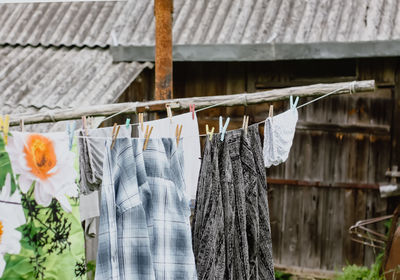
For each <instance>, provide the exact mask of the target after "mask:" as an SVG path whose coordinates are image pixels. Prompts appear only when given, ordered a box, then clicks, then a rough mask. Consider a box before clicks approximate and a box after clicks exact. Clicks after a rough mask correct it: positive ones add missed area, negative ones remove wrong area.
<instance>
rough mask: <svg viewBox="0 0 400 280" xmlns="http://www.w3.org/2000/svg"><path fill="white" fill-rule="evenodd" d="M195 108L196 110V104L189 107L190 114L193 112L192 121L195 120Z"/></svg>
mask: <svg viewBox="0 0 400 280" xmlns="http://www.w3.org/2000/svg"><path fill="white" fill-rule="evenodd" d="M194 108H195V105H194V104H190V105H189V109H190V112H192V119H193V120H194V113H195V112H194Z"/></svg>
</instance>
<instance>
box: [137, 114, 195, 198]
mask: <svg viewBox="0 0 400 280" xmlns="http://www.w3.org/2000/svg"><path fill="white" fill-rule="evenodd" d="M143 124H144V131H142V130H141V126H140V125H139V126H138V132H139V137H144V132H145V130H146V125H149V127H151V126H153V127H154V128H153V131H152V132H151V135H150V138H162V137H166V138H174V137H175V131H176V125H182V132H181V138H183V139H182V140H181V141H182V142H179V145H181V144H183V153H184V157H183V158H184V179H185V184H186V195H187V198H188V199H190V200H192V199H196V191H197V181H198V177H199V172H200V164H201V160H200V157H201V153H200V135H199V125H198V122H197V116H196V113H195V114H194V119H193V118H192V113H191V112H189V113H184V114H181V115H176V116H173V117H172V121H171V119H169V118H164V119H159V120H154V121H148V122H144V123H143Z"/></svg>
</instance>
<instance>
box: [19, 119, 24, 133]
mask: <svg viewBox="0 0 400 280" xmlns="http://www.w3.org/2000/svg"><path fill="white" fill-rule="evenodd" d="M19 127H20V128H21V132H25V122H24V119H20V120H19Z"/></svg>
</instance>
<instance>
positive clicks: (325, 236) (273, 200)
mask: <svg viewBox="0 0 400 280" xmlns="http://www.w3.org/2000/svg"><path fill="white" fill-rule="evenodd" d="M396 63H397V61H395V60H394V59H375V60H371V59H370V60H336V61H297V62H293V61H288V62H259V63H196V62H192V63H183V62H182V63H175V64H174V96H175V97H189V96H205V95H215V94H231V93H241V92H253V91H256V90H261V89H266V88H277V87H286V86H294V85H302V84H314V83H318V82H337V81H351V80H355V79H375V80H376V81H377V83H378V85H379V88H378V91H377V92H376V93H371V94H365V95H362V96H341V97H330V98H327V99H325V100H322V101H319V102H317V103H314V104H312V105H310V106H307V107H305V108H302V109H300V111H299V125H298V129H297V132H296V136H295V139H294V143H293V147H292V150H291V153H290V157H289V159H288V161H287V162H286V163H285V164H282V165H280V166H277V167H272V168H270V169H269V170H267V175H268V177H269V178H272V179H291V180H301V181H309V182H320V184H321V185H322V186H299V185H296V184H291V185H285V184H270V185H269V187H270V190H269V200H270V212H271V227H272V237H273V250H274V259H275V262H276V263H279V264H280V265H286V266H301V267H307V268H316V269H325V270H335V269H340V268H341V267H342V266H343V265H346V263H347V262H350V263H356V264H365V265H370V264H371V263H373V261H374V259H375V253H376V252H375V253H374V252H373V250H372V249H370V248H365V247H364V246H361V245H358V244H357V243H354V242H352V241H351V240H350V238H349V234H348V228H349V227H350V226H351V225H353V224H354V223H355V222H356V221H358V220H361V219H366V218H370V217H377V216H381V215H384V214H386V212H387V207H388V205H387V201H386V200H384V199H380V197H379V192H378V191H377V190H376V189H368V188H362V184H364V185H365V184H370V185H373V184H376V183H379V182H384V181H385V177H384V173H385V171H386V170H387V169H388V168H390V167H391V157H392V155H391V152H392V150H391V142H392V134H391V130H390V127H391V125H392V118H393V114H392V113H393V99H392V98H393V92H394V72H395V64H396ZM305 101H306V100H301V101H300V103H303V102H305ZM274 105H275V106H274V107H275V108H274V109H275V112H276V113H278V112H282V111H284V110H286V108H288V103H287V102H276V103H274ZM268 107H269V104H261V105H256V106H247V107H245V106H241V107H234V108H216V109H211V110H207V111H203V112H200V113H199V115H198V116H199V122H200V130H201V133H204V132H205V131H204V130H205V128H204V127H205V123H208V124H209V125H212V126H215V127H217V125H218V123H217V121H218V119H217V118H218V116H219V115H223V116H228V115H229V116H230V117H231V118H232V121H231V124H230V126H229V129H233V128H237V127H240V126H241V122H242V116H243V114H244V112H246V113H247V114H250V122H251V123H254V122H257V121H261V120H264V119H265V117H266V115H267V114H268V112H267V110H268ZM358 125H363V127H362V128H359V127H357V126H358ZM260 132H261V133H262V128H261V131H260ZM331 183H346V184H352V186H353V188H341V187H327V186H323V185H324V184H325V185H330V184H331ZM359 186H361V188H359ZM376 228H378V229H380V230H381V231H384V227H383V226H382V225H379V226H376Z"/></svg>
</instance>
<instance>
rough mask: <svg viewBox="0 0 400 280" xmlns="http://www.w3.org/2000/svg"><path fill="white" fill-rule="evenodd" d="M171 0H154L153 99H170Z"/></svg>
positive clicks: (171, 95)
mask: <svg viewBox="0 0 400 280" xmlns="http://www.w3.org/2000/svg"><path fill="white" fill-rule="evenodd" d="M172 5H173V0H154V15H155V18H156V46H155V64H156V66H155V71H156V81H155V87H156V88H155V99H156V100H162V99H171V98H172V97H173V94H172V11H173V6H172Z"/></svg>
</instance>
